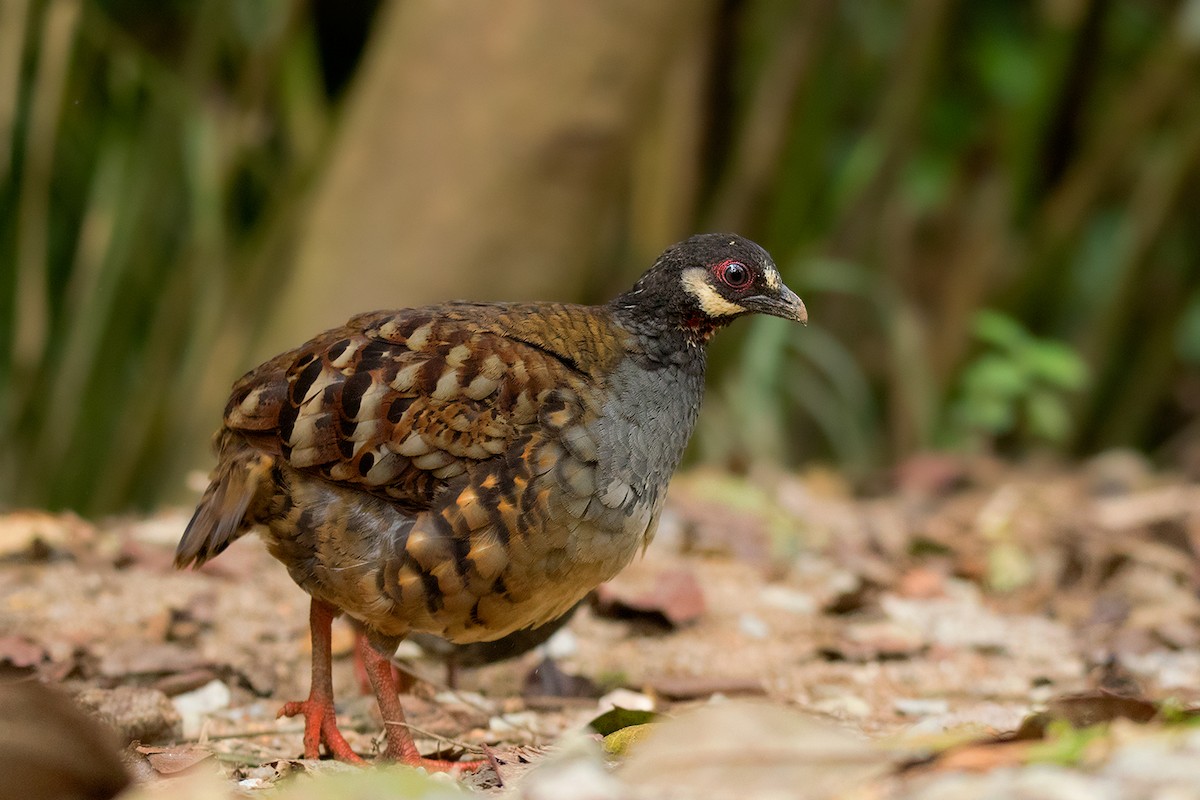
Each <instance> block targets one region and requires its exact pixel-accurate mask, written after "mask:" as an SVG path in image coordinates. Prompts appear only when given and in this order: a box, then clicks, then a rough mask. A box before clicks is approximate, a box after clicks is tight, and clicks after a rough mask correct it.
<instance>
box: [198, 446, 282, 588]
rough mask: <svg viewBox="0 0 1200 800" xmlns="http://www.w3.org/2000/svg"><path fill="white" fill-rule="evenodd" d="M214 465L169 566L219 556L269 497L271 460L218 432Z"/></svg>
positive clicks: (254, 520) (248, 524) (241, 532)
mask: <svg viewBox="0 0 1200 800" xmlns="http://www.w3.org/2000/svg"><path fill="white" fill-rule="evenodd" d="M217 450H218V454H219V463H218V465H217V469H216V471H215V473H214V475H213V479H212V482H211V483H210V484H209V485H208V488H207V489H206V490H205V491H204V497H202V498H200V504H199V505H198V506H197V507H196V513H194V514H193V515H192V521H191V522H189V523H188V526H187V530H185V531H184V532H183V538H181V539H180V540H179V546H178V547H176V548H175V566H176V567H177V568H178V569H183V568H185V567H188V566H196V567H199V566H200V565H202V564H203V563H204V562H206V561H208V560H209V559H210V558H213V557H215V556H217V555H218V554H220V553H221V551H223V550H224V549H225V548H226V547H228V546H229V545H230V544H232V543H233V541H234V540H235V539H237V538H238V537H240V536H241V535H242V534H244V533H246V532H247V531H248V530H250V528H251V527H252V526H253V525H254V523H255V522H256V519H255V518H254V517H255V516H256V515H255V514H254V513H252V512H253V510H254V509H257V508H260V507H262V506H263V505H264V504H265V502H266V500H267V499H268V497H269V486H270V475H271V468H272V466H273V465H274V459H273V458H272V457H271V456H269V455H266V454H265V453H261V452H259V451H257V450H255V449H254V448H252V447H251V446H250V445H249V444H247V443H246V441H245V440H244V439H242V437H241V436H238V435H237V434H234V433H232V432H230V431H223V432H222V433H221V434H220V438H219V439H218V443H217Z"/></svg>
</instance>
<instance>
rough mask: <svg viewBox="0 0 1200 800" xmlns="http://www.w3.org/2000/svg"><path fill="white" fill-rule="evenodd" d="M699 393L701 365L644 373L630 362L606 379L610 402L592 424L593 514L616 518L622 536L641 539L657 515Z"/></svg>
mask: <svg viewBox="0 0 1200 800" xmlns="http://www.w3.org/2000/svg"><path fill="white" fill-rule="evenodd" d="M703 393H704V362H703V361H700V362H699V363H698V364H696V363H692V364H685V365H678V364H673V365H670V366H666V367H663V368H660V369H646V368H645V367H643V366H642V365H639V364H637V363H636V362H634V361H632V360H631V361H628V362H626V363H625V364H623V365H622V366H621V367H620V368H619V369H618V370H617V371H616V372H615V373H614V374H613V375H612V376H611V377H610V379H609V392H608V399H607V401H606V402H605V404H604V406H603V407H602V408H601V413H600V415H599V418H598V419H597V420H596V422H595V423H594V425H595V426H596V429H597V431H596V433H597V435H596V437H595V438H596V441H597V443H598V445H599V454H598V455H599V459H598V462H599V463H598V464H597V468H596V472H597V480H596V486H597V499H598V500H599V505H600V506H601V508H600V509H597V511H598V512H600V513H608V512H609V511H611V512H617V513H619V515H620V516H621V517H623V518H624V520H625V523H624V524H623V525H622V526H621V527H622V528H623V530H624V531H626V532H630V531H631V529H633V531H636V532H637V533H638V534H645V533H647V530H646V528H647V527H648V526H649V525H650V523H651V520H652V519H653V518H654V517H656V516H657V514H658V510H659V509H660V508H661V506H662V500H663V496H664V494H665V492H666V488H667V483H668V482H669V481H670V479H671V475H672V473H674V472H675V469H676V468H677V467H678V466H679V461H680V459H681V458H682V457H683V451H684V448H685V447H686V446H687V442H688V439H689V438H690V437H691V434H692V429H693V428H694V427H695V425H696V416H697V414H698V413H699V410H700V401H701V399H702V397H703ZM593 505H596V504H595V503H593ZM589 510H590V509H589ZM615 519H616V513H614V520H615ZM651 532H652V531H651Z"/></svg>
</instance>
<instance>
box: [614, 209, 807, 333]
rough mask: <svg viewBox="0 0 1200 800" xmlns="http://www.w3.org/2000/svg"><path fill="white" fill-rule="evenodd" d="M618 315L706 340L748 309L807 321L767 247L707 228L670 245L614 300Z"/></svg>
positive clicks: (642, 327)
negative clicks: (631, 285) (636, 280)
mask: <svg viewBox="0 0 1200 800" xmlns="http://www.w3.org/2000/svg"><path fill="white" fill-rule="evenodd" d="M612 306H613V308H614V311H615V313H616V314H617V316H618V318H619V319H623V320H627V321H628V322H630V323H632V325H631V326H632V327H635V328H636V329H639V330H641V331H644V332H648V331H650V330H654V329H658V330H663V331H668V330H682V331H683V332H684V333H685V334H686V335H687V336H688V338H689V339H690V340H692V341H694V342H697V343H701V344H702V343H704V342H707V341H708V339H709V337H711V336H712V335H713V333H715V332H716V331H718V330H720V329H721V328H722V327H724V326H725V325H727V324H729V323H730V322H732V321H733V320H735V319H737V318H738V317H741V316H744V315H746V314H769V315H771V316H774V317H783V318H784V319H790V320H794V321H796V322H802V323H807V321H808V312H807V311H806V310H805V308H804V303H803V302H802V301H801V300H800V298H799V297H797V296H796V293H795V292H793V291H792V290H791V289H789V288H788V287H787V286H785V285H784V283H783V278H781V277H780V275H779V269H778V268H777V267H776V266H775V262H774V261H772V260H771V256H770V255H768V254H767V251H766V250H764V249H762V248H761V247H759V246H758V245H757V244H755V243H754V242H752V241H750V240H749V239H746V238H743V237H741V236H737V235H736V234H730V233H705V234H700V235H698V236H693V237H691V238H690V239H687V240H685V241H682V242H680V243H678V244H675V245H672V246H671V247H668V248H667V249H666V250H665V251H663V254H662V255H660V256H659V257H658V260H657V261H655V263H654V266H652V267H651V268H650V269H649V270H648V271H647V272H646V274H644V275H643V276H642V277H641V278H640V279H639V280H638V282H637V283H636V284H634V287H633V288H632V289H630V290H629V291H628V292H625V293H624V294H622V295H621V296H619V297H617V298H616V299H614V300H613V301H612Z"/></svg>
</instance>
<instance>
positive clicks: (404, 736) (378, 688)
mask: <svg viewBox="0 0 1200 800" xmlns="http://www.w3.org/2000/svg"><path fill="white" fill-rule="evenodd" d="M358 652H359V656H360V657H361V658H362V662H363V666H364V667H366V670H367V677H369V678H370V679H371V685H372V686H373V687H374V689H375V698H376V699H377V700H378V701H379V711H380V713H381V714H383V726H384V730H385V731H386V733H387V751H386V753H385V755H386V756H387V758H388V759H390V760H392V761H399V762H400V763H402V764H408V765H409V766H413V767H425V769H428V770H431V771H442V772H449V771H451V770H463V771H470V770H476V769H479V768H480V767H482V766H483V765H484V764H486V763H487V762H486V761H440V760H438V759H432V758H422V757H421V754H420V753H419V752H418V751H417V745H416V742H414V741H413V737H412V734H411V733H410V732H409V730H408V723H407V722H405V720H404V709H403V708H402V707H401V706H400V697H399V695H398V694H397V693H396V684H395V681H394V680H393V679H392V662H391V660H389V659H388V658H387V657H386V656H384V655H382V654H381V653H380V652H379V651H377V650H376V649H375V648H374V647H371V645H370V644H369V643H368V642H367V639H366V637H365V636H364V637H360V638H359V640H358Z"/></svg>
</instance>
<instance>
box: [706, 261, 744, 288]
mask: <svg viewBox="0 0 1200 800" xmlns="http://www.w3.org/2000/svg"><path fill="white" fill-rule="evenodd" d="M713 271H714V272H715V273H716V275H717V277H718V278H719V279H720V280H721V283H723V284H725V285H726V286H728V287H729V288H730V289H745V288H746V287H747V286H749V285H750V284H751V283H753V282H754V273H753V272H751V271H750V268H749V267H747V266H746V265H745V264H743V263H742V262H740V261H734V260H733V259H729V260H728V261H722V262H721V263H720V264H717V266H716V268H715V269H714V270H713Z"/></svg>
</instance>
